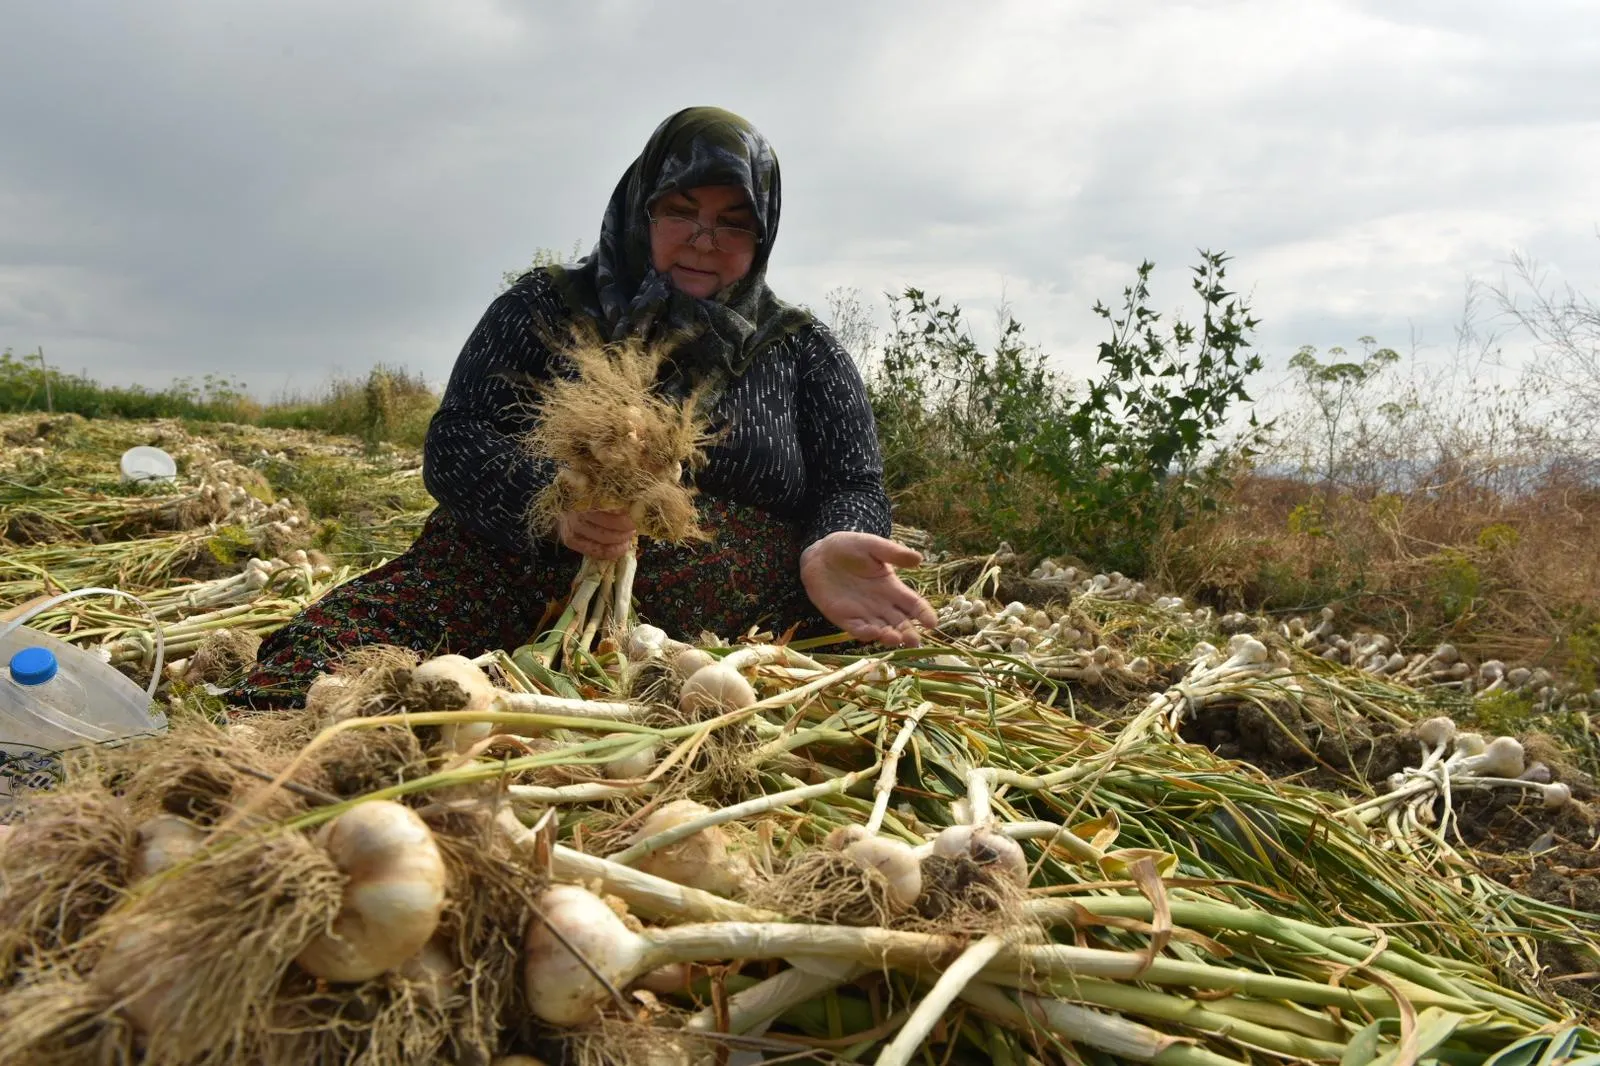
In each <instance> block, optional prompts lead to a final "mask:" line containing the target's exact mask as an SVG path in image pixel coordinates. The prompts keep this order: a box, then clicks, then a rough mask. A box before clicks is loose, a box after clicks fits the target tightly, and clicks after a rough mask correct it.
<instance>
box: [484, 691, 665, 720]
mask: <svg viewBox="0 0 1600 1066" xmlns="http://www.w3.org/2000/svg"><path fill="white" fill-rule="evenodd" d="M489 709H490V710H492V711H499V712H503V713H506V714H555V715H565V716H567V717H569V718H604V719H609V720H611V721H616V722H625V721H628V720H630V719H632V718H636V717H638V716H639V714H640V713H641V712H642V710H643V708H641V707H639V706H638V705H637V704H633V703H619V702H614V701H606V700H581V699H573V698H572V697H570V696H547V695H545V694H544V693H542V692H506V691H504V690H496V692H495V696H494V700H493V702H492V703H491V705H490V708H489Z"/></svg>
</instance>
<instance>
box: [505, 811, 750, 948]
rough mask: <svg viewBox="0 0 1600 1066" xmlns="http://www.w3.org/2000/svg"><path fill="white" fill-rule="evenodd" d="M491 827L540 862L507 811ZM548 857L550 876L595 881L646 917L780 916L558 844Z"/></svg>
mask: <svg viewBox="0 0 1600 1066" xmlns="http://www.w3.org/2000/svg"><path fill="white" fill-rule="evenodd" d="M495 826H496V827H497V828H498V829H499V830H500V831H501V832H502V833H503V834H505V837H506V839H507V840H508V841H510V843H511V845H512V846H513V847H514V848H516V849H517V850H518V851H520V852H523V853H524V858H525V859H526V860H527V861H530V862H535V863H538V864H539V865H543V864H544V862H545V859H544V858H542V857H541V855H540V846H539V838H538V835H537V834H536V833H534V832H533V831H532V830H531V829H529V828H527V827H526V826H524V825H523V824H522V823H521V822H519V821H518V820H517V816H516V815H515V814H513V813H512V812H511V811H510V810H507V809H502V810H501V811H500V812H499V813H498V814H496V815H495ZM548 861H549V865H550V874H551V876H552V877H553V878H555V879H556V880H558V881H572V882H583V883H584V884H591V883H595V882H598V883H599V887H600V891H602V892H605V893H607V894H609V895H613V896H616V897H618V898H619V899H621V900H622V901H623V902H624V903H626V904H627V905H628V907H629V909H631V910H632V911H633V912H634V913H636V914H639V915H642V916H643V917H645V918H649V919H651V920H652V921H683V920H686V919H687V920H689V921H698V922H725V921H744V922H771V921H778V920H780V919H781V918H782V916H781V915H779V914H776V913H774V912H772V911H764V910H761V909H759V908H757V907H749V906H746V905H745V904H743V903H735V902H733V901H732V900H726V899H723V898H722V897H721V896H718V895H715V894H713V893H710V892H706V891H703V890H702V889H698V888H689V887H687V886H685V885H680V884H677V883H676V882H673V881H668V880H667V879H666V878H663V877H656V876H654V875H651V874H647V873H644V872H643V871H640V870H635V869H633V868H632V867H630V866H621V865H619V864H617V863H614V862H612V861H611V860H609V859H603V858H601V857H600V856H598V855H585V854H584V853H583V852H581V851H575V850H573V849H572V848H569V847H567V846H566V845H564V844H556V845H554V846H553V847H552V848H551V850H550V854H549V860H548Z"/></svg>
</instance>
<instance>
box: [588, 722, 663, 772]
mask: <svg viewBox="0 0 1600 1066" xmlns="http://www.w3.org/2000/svg"><path fill="white" fill-rule="evenodd" d="M628 737H631V738H633V739H635V740H638V739H639V734H637V733H607V734H606V738H607V739H608V740H615V739H618V738H628ZM655 768H656V749H655V745H653V744H652V745H649V746H648V747H642V748H640V749H639V750H638V751H636V752H633V753H632V754H631V755H619V756H618V757H617V758H615V759H612V760H611V761H610V762H608V763H606V764H605V765H604V766H603V767H601V772H602V773H604V774H605V776H606V778H607V780H610V781H631V780H633V779H634V778H639V777H644V776H645V775H646V774H648V773H649V772H650V771H651V770H654V769H655Z"/></svg>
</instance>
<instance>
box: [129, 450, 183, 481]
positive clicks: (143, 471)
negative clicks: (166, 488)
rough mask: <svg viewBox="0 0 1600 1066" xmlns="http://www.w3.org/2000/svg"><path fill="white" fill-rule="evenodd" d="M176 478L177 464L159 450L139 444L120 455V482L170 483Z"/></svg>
mask: <svg viewBox="0 0 1600 1066" xmlns="http://www.w3.org/2000/svg"><path fill="white" fill-rule="evenodd" d="M177 476H178V464H177V463H176V462H174V461H173V459H172V456H170V455H168V454H167V453H166V452H164V451H162V450H161V449H160V448H152V447H150V446H148V445H145V444H141V445H139V446H138V447H135V448H129V449H128V450H127V451H125V452H123V453H122V480H124V481H172V480H174V479H175V478H176V477H177Z"/></svg>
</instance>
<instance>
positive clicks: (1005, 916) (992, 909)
mask: <svg viewBox="0 0 1600 1066" xmlns="http://www.w3.org/2000/svg"><path fill="white" fill-rule="evenodd" d="M1023 898H1024V890H1023V889H1022V888H1021V887H1020V886H1019V885H1018V884H1017V882H1016V881H1015V880H1014V879H1013V878H1012V877H1010V876H1009V875H1007V874H1005V873H1003V872H1001V871H999V870H997V869H996V868H995V866H993V865H983V864H980V863H979V862H977V861H976V860H975V859H973V858H972V857H971V856H969V855H960V856H957V857H955V858H946V857H944V856H941V855H929V856H927V857H926V858H924V859H923V860H922V895H921V896H919V897H918V898H917V905H916V917H917V918H919V919H921V921H908V922H906V923H904V925H905V927H907V928H912V929H916V930H918V931H927V932H936V933H964V934H976V933H1005V932H1014V931H1016V930H1017V929H1020V928H1021V927H1022V926H1024V925H1025V924H1026V920H1025V918H1024V916H1023V915H1024V912H1023V907H1022V904H1023Z"/></svg>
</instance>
